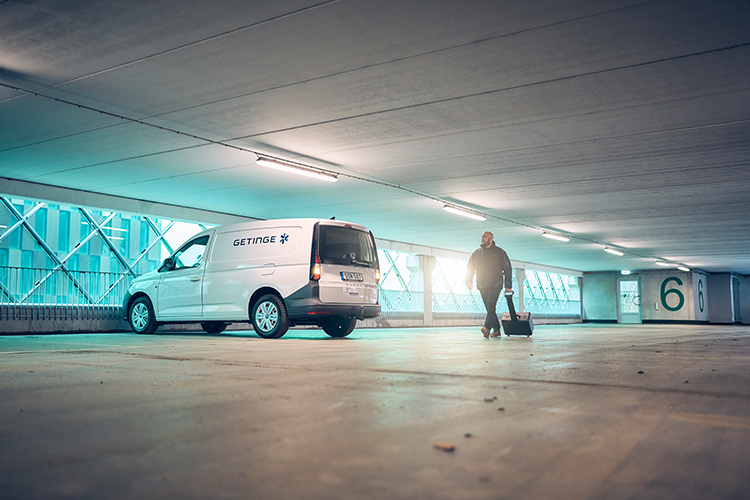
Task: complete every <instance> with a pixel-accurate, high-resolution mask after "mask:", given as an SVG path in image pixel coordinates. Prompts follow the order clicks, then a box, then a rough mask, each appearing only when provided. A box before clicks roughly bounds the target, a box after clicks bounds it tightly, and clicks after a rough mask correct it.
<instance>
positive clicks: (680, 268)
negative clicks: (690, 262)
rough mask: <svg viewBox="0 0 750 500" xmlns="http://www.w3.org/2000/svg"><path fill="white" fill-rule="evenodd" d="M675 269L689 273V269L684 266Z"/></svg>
mask: <svg viewBox="0 0 750 500" xmlns="http://www.w3.org/2000/svg"><path fill="white" fill-rule="evenodd" d="M677 269H679V270H680V271H685V272H686V273H689V272H690V268H689V267H685V266H677Z"/></svg>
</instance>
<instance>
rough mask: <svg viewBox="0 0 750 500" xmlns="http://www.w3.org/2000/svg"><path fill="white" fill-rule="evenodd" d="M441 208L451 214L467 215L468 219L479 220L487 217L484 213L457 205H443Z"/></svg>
mask: <svg viewBox="0 0 750 500" xmlns="http://www.w3.org/2000/svg"><path fill="white" fill-rule="evenodd" d="M443 210H445V211H446V212H450V213H452V214H457V215H463V216H464V217H468V218H469V219H474V220H479V221H485V220H487V217H485V216H484V215H482V214H480V213H478V212H474V211H472V210H468V209H466V208H461V207H457V206H454V205H443Z"/></svg>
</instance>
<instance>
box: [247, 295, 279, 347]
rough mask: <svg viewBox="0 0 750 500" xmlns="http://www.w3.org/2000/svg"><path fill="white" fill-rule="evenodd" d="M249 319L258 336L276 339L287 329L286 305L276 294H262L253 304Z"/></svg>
mask: <svg viewBox="0 0 750 500" xmlns="http://www.w3.org/2000/svg"><path fill="white" fill-rule="evenodd" d="M250 321H252V323H253V329H254V330H255V333H257V334H258V336H259V337H263V338H264V339H277V338H279V337H282V336H283V335H284V334H285V333H286V332H287V330H289V318H287V316H286V306H284V302H283V301H282V300H281V299H280V298H279V297H277V296H276V295H270V294H269V295H264V296H262V297H261V298H259V299H258V300H257V301H256V302H255V304H253V307H252V309H251V310H250Z"/></svg>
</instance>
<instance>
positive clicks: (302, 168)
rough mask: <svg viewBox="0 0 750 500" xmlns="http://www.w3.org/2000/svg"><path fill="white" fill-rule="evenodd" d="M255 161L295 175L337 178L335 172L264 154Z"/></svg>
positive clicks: (326, 179) (322, 179) (319, 178)
mask: <svg viewBox="0 0 750 500" xmlns="http://www.w3.org/2000/svg"><path fill="white" fill-rule="evenodd" d="M255 163H257V164H258V165H262V166H264V167H268V168H275V169H276V170H282V171H284V172H289V173H292V174H297V175H304V176H305V177H311V178H313V179H318V180H320V181H326V182H336V181H337V180H339V178H338V176H337V175H336V174H332V173H329V172H325V171H323V170H319V169H317V168H315V167H309V166H307V165H302V164H299V163H292V162H290V161H286V160H279V159H278V158H268V157H266V156H258V159H257V160H255Z"/></svg>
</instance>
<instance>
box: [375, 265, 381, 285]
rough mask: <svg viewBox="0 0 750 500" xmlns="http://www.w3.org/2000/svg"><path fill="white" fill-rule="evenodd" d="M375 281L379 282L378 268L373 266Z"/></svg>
mask: <svg viewBox="0 0 750 500" xmlns="http://www.w3.org/2000/svg"><path fill="white" fill-rule="evenodd" d="M375 283H380V269H378V268H375Z"/></svg>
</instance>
